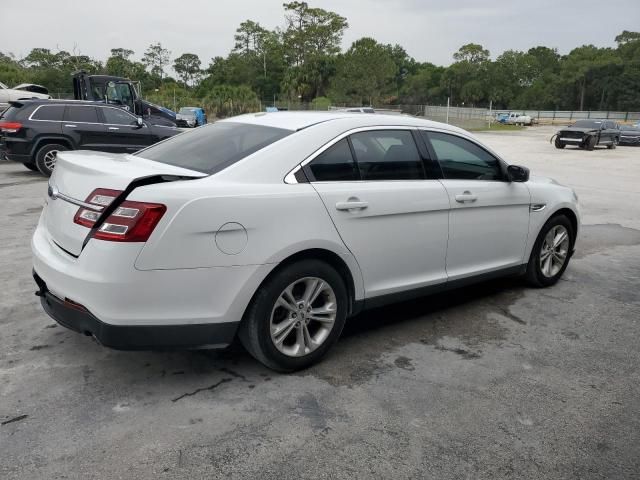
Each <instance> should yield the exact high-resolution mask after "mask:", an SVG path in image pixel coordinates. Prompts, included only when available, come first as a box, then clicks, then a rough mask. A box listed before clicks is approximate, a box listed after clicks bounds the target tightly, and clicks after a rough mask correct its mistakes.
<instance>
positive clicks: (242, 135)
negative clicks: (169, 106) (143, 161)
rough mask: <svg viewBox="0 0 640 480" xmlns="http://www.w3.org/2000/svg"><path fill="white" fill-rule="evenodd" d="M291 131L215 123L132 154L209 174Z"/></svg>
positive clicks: (260, 126)
mask: <svg viewBox="0 0 640 480" xmlns="http://www.w3.org/2000/svg"><path fill="white" fill-rule="evenodd" d="M291 133H293V132H292V131H291V130H284V129H281V128H273V127H264V126H262V125H248V124H245V123H233V122H218V123H213V124H211V125H206V126H204V127H200V128H197V129H195V130H193V131H192V132H188V133H183V134H181V135H177V136H175V137H172V138H170V139H169V140H165V141H164V142H161V143H158V144H156V145H152V146H151V147H149V148H146V149H144V150H141V151H139V152H138V153H136V154H135V155H140V156H141V157H143V158H148V159H149V160H155V161H156V162H160V163H166V164H168V165H174V166H176V167H182V168H188V169H190V170H195V171H197V172H202V173H208V174H209V175H211V174H214V173H217V172H219V171H221V170H224V169H225V168H227V167H228V166H229V165H233V164H234V163H236V162H237V161H239V160H242V159H243V158H245V157H247V156H249V155H251V154H252V153H255V152H257V151H258V150H260V149H262V148H264V147H266V146H267V145H271V144H272V143H274V142H277V141H278V140H280V139H281V138H284V137H286V136H287V135H290V134H291Z"/></svg>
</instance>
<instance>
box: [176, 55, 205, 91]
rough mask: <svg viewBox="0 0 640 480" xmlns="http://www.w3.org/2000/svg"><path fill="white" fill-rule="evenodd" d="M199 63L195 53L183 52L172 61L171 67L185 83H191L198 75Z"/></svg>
mask: <svg viewBox="0 0 640 480" xmlns="http://www.w3.org/2000/svg"><path fill="white" fill-rule="evenodd" d="M200 63H201V62H200V59H199V58H198V56H197V55H196V54H195V53H183V54H182V55H180V56H179V57H178V58H176V59H175V60H174V61H173V69H174V70H175V71H176V73H177V74H178V76H179V77H180V79H181V80H182V81H183V82H184V84H185V85H190V84H191V85H193V83H194V81H195V80H197V78H198V77H199V76H200Z"/></svg>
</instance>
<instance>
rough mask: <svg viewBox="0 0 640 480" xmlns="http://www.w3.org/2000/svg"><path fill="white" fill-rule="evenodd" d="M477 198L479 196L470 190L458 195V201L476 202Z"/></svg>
mask: <svg viewBox="0 0 640 480" xmlns="http://www.w3.org/2000/svg"><path fill="white" fill-rule="evenodd" d="M476 200H478V196H477V195H474V194H472V193H471V192H470V191H469V190H467V191H465V192H463V193H462V194H461V195H456V202H458V203H466V202H475V201H476Z"/></svg>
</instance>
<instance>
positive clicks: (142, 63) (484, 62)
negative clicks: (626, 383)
mask: <svg viewBox="0 0 640 480" xmlns="http://www.w3.org/2000/svg"><path fill="white" fill-rule="evenodd" d="M283 10H284V11H283V14H284V20H285V23H284V27H283V28H276V29H275V30H269V29H267V28H264V27H263V26H262V25H260V24H259V23H258V22H256V21H254V20H251V19H248V20H245V21H244V22H241V23H240V25H239V26H238V28H237V30H236V32H235V35H234V40H235V44H234V47H233V49H232V50H231V51H230V52H229V53H228V55H226V56H224V57H222V56H219V57H215V58H213V59H211V61H210V63H209V65H208V66H207V67H206V68H204V69H203V68H202V64H201V60H200V58H198V56H197V55H195V54H192V53H182V54H180V55H178V56H176V57H175V58H173V59H171V55H170V52H169V50H167V49H166V48H164V47H163V46H162V45H161V44H160V43H159V42H158V43H154V44H152V45H150V46H149V47H148V48H147V50H146V51H145V52H144V54H143V55H142V58H140V57H138V58H137V59H136V55H135V52H134V51H133V50H130V49H128V48H124V47H118V48H113V49H111V51H110V56H109V57H108V58H107V60H106V62H105V63H104V65H103V64H102V63H101V62H99V61H96V60H94V59H92V58H90V57H88V56H86V55H82V54H80V52H77V51H76V49H75V48H74V49H73V52H72V53H69V52H67V51H64V50H56V51H52V50H49V49H47V48H34V49H33V50H31V51H30V52H29V53H28V54H27V55H26V56H25V57H24V58H22V59H16V58H14V57H13V56H12V55H11V54H9V53H4V54H2V53H0V81H2V82H3V83H7V84H9V86H14V85H16V84H18V83H22V82H32V83H39V84H42V85H44V86H46V87H47V88H49V90H50V91H51V92H52V94H53V95H58V94H60V95H66V96H68V95H69V94H70V93H71V92H72V85H71V75H72V73H73V72H75V71H77V70H81V69H83V70H86V71H88V72H90V73H103V74H109V75H114V76H119V77H125V78H130V79H132V80H137V81H140V82H141V85H142V93H143V95H144V96H147V97H148V98H149V99H150V100H151V101H154V102H156V103H159V104H162V105H165V106H167V107H170V108H179V107H180V106H184V105H187V104H188V105H205V106H209V107H210V108H211V109H213V110H214V114H218V115H222V116H226V115H229V114H233V113H240V112H244V111H253V110H257V109H259V108H260V107H261V101H263V102H264V103H268V104H271V103H272V102H274V101H275V102H277V103H286V104H289V103H290V102H292V103H297V102H311V105H312V107H313V108H318V109H325V108H327V107H328V106H329V103H330V101H329V98H331V99H332V100H333V101H335V102H337V103H340V104H352V105H369V104H371V103H375V104H400V103H405V104H425V103H431V104H445V103H446V102H447V98H449V99H450V101H451V104H452V105H462V104H464V105H465V106H480V105H482V106H488V104H489V103H490V102H492V103H493V106H494V108H496V109H497V108H515V109H566V110H579V109H584V110H640V93H639V92H640V32H632V31H627V30H625V31H623V32H621V33H620V34H619V35H618V36H617V37H616V38H615V41H616V44H617V47H616V48H598V47H595V46H593V45H583V46H579V47H577V48H575V49H573V50H572V51H571V52H569V53H568V54H567V55H560V54H559V53H558V51H557V50H556V49H554V48H549V47H546V46H537V47H534V48H531V49H529V50H528V51H526V52H523V51H517V50H506V51H504V52H503V53H501V54H500V55H499V56H498V57H497V58H495V59H494V60H492V59H491V57H490V52H489V51H488V50H487V49H485V48H484V47H483V46H482V45H479V44H477V43H468V44H466V45H463V46H462V47H460V49H459V50H458V51H457V52H455V53H454V55H453V63H452V64H451V65H449V66H447V67H443V66H436V65H433V64H431V63H427V62H425V63H420V62H418V61H416V60H415V59H414V58H412V57H411V56H410V55H408V54H407V52H406V51H405V49H404V48H403V47H402V46H400V45H388V44H382V43H379V42H377V41H376V40H375V39H373V38H361V39H359V40H357V41H355V42H354V43H353V44H352V45H351V46H350V47H349V48H348V50H347V51H345V52H343V53H341V52H340V45H341V42H342V38H343V35H344V32H345V31H346V29H347V28H348V23H347V19H346V18H344V17H342V16H340V15H339V14H338V13H335V12H332V11H328V10H325V9H322V8H316V7H312V6H310V5H309V4H308V3H307V2H302V1H292V2H289V3H285V4H283ZM170 66H172V67H173V71H174V72H175V74H176V76H177V78H178V81H176V80H174V79H173V78H171V77H168V76H167V75H166V74H167V73H168V72H167V70H168V67H170Z"/></svg>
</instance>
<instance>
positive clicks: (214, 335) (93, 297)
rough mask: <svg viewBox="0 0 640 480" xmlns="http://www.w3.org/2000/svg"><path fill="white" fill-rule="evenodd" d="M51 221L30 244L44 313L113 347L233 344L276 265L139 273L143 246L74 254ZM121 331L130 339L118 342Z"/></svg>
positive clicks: (112, 245)
mask: <svg viewBox="0 0 640 480" xmlns="http://www.w3.org/2000/svg"><path fill="white" fill-rule="evenodd" d="M45 215H46V212H43V216H45ZM45 223H46V222H45V221H44V220H42V219H41V221H40V222H39V224H38V227H37V228H36V231H35V233H34V235H33V238H32V241H31V245H32V252H33V269H34V271H35V273H36V274H37V276H38V278H39V279H40V281H41V283H42V284H44V285H45V287H46V288H45V291H46V292H47V293H48V294H49V295H46V296H45V298H46V299H47V300H48V302H47V303H43V306H44V308H45V310H46V311H47V313H48V314H49V315H51V316H52V317H53V318H54V319H56V320H57V321H58V322H60V323H61V324H63V325H65V326H68V327H69V328H71V329H72V330H76V331H83V332H89V333H90V334H91V335H94V336H95V337H96V338H97V339H98V340H99V341H100V342H101V343H103V344H104V345H108V346H113V347H114V348H137V349H145V348H196V347H205V348H207V347H208V348H212V347H214V346H218V347H223V346H225V345H227V344H229V342H231V340H232V339H233V335H234V334H235V331H236V329H237V327H238V325H239V322H240V320H241V319H242V315H243V314H244V311H245V309H246V307H247V305H248V304H249V302H250V300H251V297H252V295H253V294H254V292H255V290H256V289H257V288H258V286H259V284H260V283H261V282H262V280H263V279H264V278H265V277H266V275H267V274H268V272H269V271H270V270H271V269H272V268H273V266H272V265H246V266H233V267H211V268H190V269H167V270H138V269H136V268H135V267H134V263H135V260H136V258H137V256H138V255H139V253H140V250H141V249H142V244H136V243H126V242H105V241H101V240H90V241H89V243H88V244H87V246H86V248H85V249H84V250H83V251H82V253H81V254H80V255H79V256H78V257H74V256H72V255H71V254H69V253H68V252H65V251H64V250H62V248H61V247H60V246H58V245H57V244H56V242H55V240H53V239H52V238H51V235H50V234H49V232H48V230H47V228H46V225H45ZM41 290H42V288H41ZM78 305H80V306H81V308H80V309H79V311H80V313H81V314H80V315H79V314H78V312H76V311H75V310H78V308H74V307H75V306H78ZM63 307H64V308H63ZM69 308H71V309H72V311H69ZM178 332H182V333H178ZM122 335H124V336H125V337H127V338H128V337H131V339H130V340H126V339H125V340H117V341H116V340H113V338H119V337H120V336H122ZM145 337H148V341H145V340H144V339H145Z"/></svg>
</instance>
